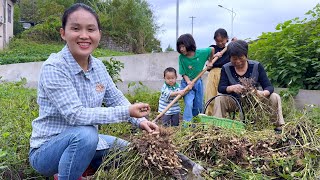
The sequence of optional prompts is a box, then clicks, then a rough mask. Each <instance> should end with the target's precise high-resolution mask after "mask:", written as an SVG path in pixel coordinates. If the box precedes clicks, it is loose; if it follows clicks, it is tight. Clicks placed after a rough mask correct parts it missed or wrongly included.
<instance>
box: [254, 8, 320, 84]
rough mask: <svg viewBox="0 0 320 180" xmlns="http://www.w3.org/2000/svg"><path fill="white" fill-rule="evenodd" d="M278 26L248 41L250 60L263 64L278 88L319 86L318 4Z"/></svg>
mask: <svg viewBox="0 0 320 180" xmlns="http://www.w3.org/2000/svg"><path fill="white" fill-rule="evenodd" d="M306 15H309V19H307V18H305V19H302V20H301V19H299V18H295V19H292V20H288V21H285V22H283V23H280V24H278V25H277V27H276V30H277V32H268V33H263V34H262V35H261V36H259V37H258V38H259V39H258V40H257V41H255V42H252V44H250V54H249V57H250V58H251V59H256V60H259V61H260V62H262V63H263V64H264V66H265V67H266V70H267V72H268V75H269V77H270V79H271V81H272V82H273V83H274V84H275V85H276V86H277V87H284V88H287V87H289V88H296V89H297V88H303V89H320V84H319V81H320V72H319V69H320V58H319V57H320V48H319V47H320V36H319V34H320V4H317V5H316V6H315V7H314V8H313V10H310V11H308V12H307V13H306Z"/></svg>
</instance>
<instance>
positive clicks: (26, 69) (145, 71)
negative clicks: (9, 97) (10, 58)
mask: <svg viewBox="0 0 320 180" xmlns="http://www.w3.org/2000/svg"><path fill="white" fill-rule="evenodd" d="M178 56H179V54H178V53H177V52H163V53H152V54H138V55H130V56H115V57H114V59H116V60H118V61H121V62H123V63H124V69H122V70H121V72H120V77H121V79H122V80H123V82H119V83H117V87H118V88H119V89H120V90H121V91H122V92H123V93H127V92H128V91H129V92H130V91H131V90H132V89H133V88H130V89H128V84H129V83H132V82H141V83H142V84H143V85H146V86H147V87H149V88H150V89H151V90H156V91H159V90H160V88H161V87H162V85H163V82H164V80H163V71H164V70H165V68H167V67H174V68H175V69H176V70H177V71H178V69H179V66H178ZM100 59H101V60H107V59H110V57H102V58H100ZM42 64H43V62H31V63H20V64H9V65H0V77H1V79H0V80H4V81H19V80H20V79H21V78H26V79H27V86H28V87H32V88H36V87H37V84H38V77H39V74H40V68H41V66H42ZM202 79H203V82H204V85H205V82H206V79H207V73H205V74H204V76H203V77H202ZM180 80H181V76H179V75H178V81H179V82H180ZM137 84H138V83H137ZM280 90H281V89H278V90H276V91H277V92H279V91H280ZM295 101H296V104H297V107H299V108H302V107H304V106H305V105H306V104H314V105H317V106H320V91H315V90H300V91H299V94H298V95H297V96H296V97H295Z"/></svg>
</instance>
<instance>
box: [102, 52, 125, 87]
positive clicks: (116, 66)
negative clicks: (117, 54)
mask: <svg viewBox="0 0 320 180" xmlns="http://www.w3.org/2000/svg"><path fill="white" fill-rule="evenodd" d="M102 62H103V64H104V65H105V66H106V68H107V71H108V73H109V75H110V76H111V77H112V80H113V82H114V83H117V82H122V80H121V77H120V71H121V69H122V68H123V67H124V64H123V63H122V62H120V61H117V60H115V59H114V58H110V59H109V60H105V61H102Z"/></svg>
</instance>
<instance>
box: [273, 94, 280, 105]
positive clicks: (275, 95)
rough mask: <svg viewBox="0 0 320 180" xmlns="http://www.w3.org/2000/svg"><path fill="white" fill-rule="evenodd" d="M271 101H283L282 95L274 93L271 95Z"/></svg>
mask: <svg viewBox="0 0 320 180" xmlns="http://www.w3.org/2000/svg"><path fill="white" fill-rule="evenodd" d="M270 101H271V102H275V103H277V102H281V97H280V96H279V94H277V93H272V94H271V95H270Z"/></svg>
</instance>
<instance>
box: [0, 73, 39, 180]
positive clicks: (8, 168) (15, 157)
mask: <svg viewBox="0 0 320 180" xmlns="http://www.w3.org/2000/svg"><path fill="white" fill-rule="evenodd" d="M25 83H26V80H25V79H24V80H22V81H20V82H17V83H2V84H0V99H1V101H0V122H1V124H2V126H1V128H0V136H1V138H0V144H1V150H0V160H1V163H0V166H1V167H0V179H10V178H9V177H11V179H17V178H16V176H17V175H19V176H24V177H30V176H33V175H35V172H34V171H33V170H32V168H31V167H30V165H29V162H28V150H29V148H28V147H29V146H30V145H29V139H30V135H31V121H32V120H33V119H35V118H36V117H37V116H38V106H37V104H36V91H35V90H34V89H26V88H23V85H24V84H25ZM19 176H18V177H19ZM4 177H6V178H4Z"/></svg>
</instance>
